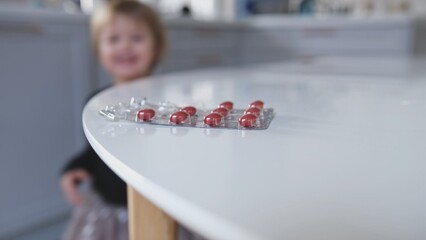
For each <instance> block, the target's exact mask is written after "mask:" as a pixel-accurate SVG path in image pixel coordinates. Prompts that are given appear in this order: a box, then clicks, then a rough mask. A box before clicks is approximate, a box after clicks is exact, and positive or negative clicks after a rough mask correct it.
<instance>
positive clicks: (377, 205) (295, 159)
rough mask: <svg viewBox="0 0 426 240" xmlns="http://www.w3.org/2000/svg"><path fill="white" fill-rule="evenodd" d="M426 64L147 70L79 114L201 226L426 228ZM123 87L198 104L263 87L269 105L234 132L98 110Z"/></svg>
mask: <svg viewBox="0 0 426 240" xmlns="http://www.w3.org/2000/svg"><path fill="white" fill-rule="evenodd" d="M344 63H347V64H346V66H349V65H352V67H348V68H347V69H346V70H350V71H349V72H347V71H346V70H345V67H344V66H345V64H344ZM369 63H370V64H369ZM372 64H374V65H373V66H372ZM322 65H324V66H325V68H324V67H320V68H318V69H320V70H321V73H318V72H316V71H315V66H322ZM295 66H296V67H295ZM424 66H426V65H425V62H424V61H423V62H419V61H412V60H407V59H405V60H377V59H375V60H374V59H355V60H353V59H352V60H350V59H319V60H315V59H314V60H312V59H311V60H309V61H302V62H297V63H275V64H269V65H263V66H253V67H245V68H237V69H227V70H226V69H216V70H203V71H192V72H182V73H178V74H169V75H162V76H155V77H152V78H149V79H146V80H142V81H137V82H133V83H131V84H127V85H123V86H118V87H113V88H110V89H107V90H105V91H103V92H101V93H100V94H98V95H96V96H95V97H94V98H92V99H91V100H90V102H89V103H88V104H87V105H86V107H85V109H84V112H83V125H84V130H85V133H86V136H87V138H88V140H89V142H90V143H91V145H92V146H93V148H94V149H95V150H96V152H97V153H98V154H99V155H100V156H101V158H102V159H103V160H104V161H105V162H106V163H107V164H108V165H109V166H110V167H111V168H112V170H113V171H115V172H116V173H117V174H118V175H119V176H120V177H121V178H122V179H124V181H126V182H127V183H128V184H129V185H130V186H131V187H132V188H134V189H136V191H137V192H138V193H140V194H141V195H142V196H144V197H145V198H146V199H148V200H149V201H150V202H152V203H154V204H155V205H156V206H158V207H159V208H160V209H162V210H163V211H164V212H166V213H167V214H168V215H170V216H171V217H172V218H173V219H176V220H177V221H178V222H180V223H181V224H183V225H185V226H187V227H189V228H191V229H193V230H194V231H196V232H198V233H200V234H201V235H203V236H205V237H207V238H211V239H244V240H248V239H289V240H290V239H304V240H307V239H401V240H405V239H419V240H420V239H426V72H425V70H422V68H424ZM295 69H299V70H298V71H295ZM324 69H326V70H324ZM368 69H370V70H368ZM371 69H373V70H374V71H371ZM377 69H379V70H377ZM380 69H381V70H380ZM302 72H306V73H305V74H303V73H302ZM132 96H140V97H142V96H146V97H148V98H149V99H151V100H169V101H172V102H174V103H177V104H179V105H197V104H199V103H202V104H204V105H205V106H207V107H214V106H215V105H217V104H218V103H219V102H221V101H224V100H232V101H234V103H235V105H236V107H245V106H246V105H247V104H248V103H249V102H250V101H252V100H255V99H262V100H264V101H265V103H266V104H267V106H268V107H273V108H275V111H276V117H275V119H274V120H273V121H272V123H271V126H270V127H269V129H267V130H264V131H238V130H215V129H196V128H170V127H164V126H148V125H138V124H132V123H124V122H123V123H117V122H109V121H107V120H105V119H104V118H102V117H101V116H99V115H98V113H97V112H98V110H99V109H101V108H102V107H104V106H105V105H107V104H115V103H117V102H119V101H127V100H129V99H130V97H132Z"/></svg>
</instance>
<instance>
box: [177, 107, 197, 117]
mask: <svg viewBox="0 0 426 240" xmlns="http://www.w3.org/2000/svg"><path fill="white" fill-rule="evenodd" d="M181 111H184V112H186V113H188V114H189V116H191V117H192V116H194V115H195V114H196V113H197V109H196V108H195V107H192V106H188V107H184V108H182V109H181Z"/></svg>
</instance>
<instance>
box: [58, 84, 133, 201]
mask: <svg viewBox="0 0 426 240" xmlns="http://www.w3.org/2000/svg"><path fill="white" fill-rule="evenodd" d="M103 89H104V88H103ZM103 89H101V90H98V91H96V92H95V93H94V94H92V95H91V96H94V95H95V94H97V93H98V92H100V91H102V90H103ZM75 169H84V170H86V171H87V172H89V173H90V174H91V175H92V187H93V189H94V190H95V191H96V192H97V193H98V194H99V195H100V196H101V197H102V198H103V199H104V200H105V201H106V202H107V203H110V204H114V205H121V206H125V205H127V187H126V183H125V182H124V181H123V180H121V179H120V178H119V177H118V176H117V175H116V174H115V173H114V172H113V171H112V170H111V169H110V168H109V167H108V166H107V165H106V164H105V163H104V162H103V161H102V159H101V158H99V156H98V155H97V154H96V152H95V150H93V148H92V147H91V146H90V145H89V144H87V147H86V149H85V150H84V151H83V152H81V153H80V154H78V155H76V156H75V157H74V158H72V159H71V160H70V161H69V162H68V164H66V165H65V167H64V169H63V171H62V174H64V173H65V172H68V171H70V170H75Z"/></svg>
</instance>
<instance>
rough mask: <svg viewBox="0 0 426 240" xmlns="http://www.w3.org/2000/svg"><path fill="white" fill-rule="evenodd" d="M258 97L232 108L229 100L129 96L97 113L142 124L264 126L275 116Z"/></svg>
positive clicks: (232, 105) (254, 128)
mask: <svg viewBox="0 0 426 240" xmlns="http://www.w3.org/2000/svg"><path fill="white" fill-rule="evenodd" d="M264 105H265V104H264V103H263V102H262V101H260V100H256V101H253V102H252V103H250V104H248V106H247V107H246V108H234V104H233V103H232V102H230V101H226V102H222V103H220V104H219V105H218V106H217V108H212V109H206V108H204V107H199V108H196V107H194V106H177V105H175V104H173V103H171V102H167V101H162V102H150V101H148V99H146V98H143V99H137V98H131V99H130V101H128V102H120V103H118V104H116V105H109V106H106V107H105V108H104V109H102V110H100V111H99V114H100V115H102V116H104V117H105V118H107V119H109V120H111V121H130V122H136V123H141V124H155V125H165V126H181V127H196V128H225V129H249V130H262V129H267V128H268V127H269V124H270V123H271V121H272V119H273V117H274V109H273V108H265V107H264Z"/></svg>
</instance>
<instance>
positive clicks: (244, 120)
mask: <svg viewBox="0 0 426 240" xmlns="http://www.w3.org/2000/svg"><path fill="white" fill-rule="evenodd" d="M256 120H257V117H256V115H254V114H245V115H243V116H242V117H241V118H240V121H239V122H240V126H242V127H245V128H252V127H254V126H256Z"/></svg>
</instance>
